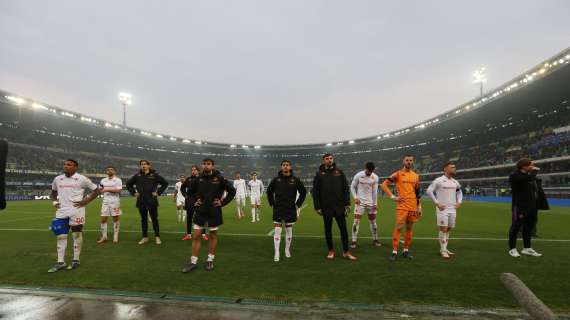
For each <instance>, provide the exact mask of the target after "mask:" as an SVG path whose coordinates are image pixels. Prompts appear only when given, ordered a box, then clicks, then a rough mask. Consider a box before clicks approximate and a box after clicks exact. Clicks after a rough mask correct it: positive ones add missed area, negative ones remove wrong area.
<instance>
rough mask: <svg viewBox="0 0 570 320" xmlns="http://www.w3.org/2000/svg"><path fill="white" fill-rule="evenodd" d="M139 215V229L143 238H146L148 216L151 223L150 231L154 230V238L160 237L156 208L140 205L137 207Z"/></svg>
mask: <svg viewBox="0 0 570 320" xmlns="http://www.w3.org/2000/svg"><path fill="white" fill-rule="evenodd" d="M139 213H140V215H141V229H142V236H143V238H146V237H148V216H149V215H150V220H151V221H152V229H153V230H154V236H155V237H160V227H159V225H158V208H157V207H155V206H150V205H148V204H141V205H140V206H139Z"/></svg>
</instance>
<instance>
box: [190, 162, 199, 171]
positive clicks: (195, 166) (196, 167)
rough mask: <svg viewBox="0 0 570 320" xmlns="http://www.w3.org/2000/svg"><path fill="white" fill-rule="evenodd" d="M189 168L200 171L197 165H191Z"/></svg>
mask: <svg viewBox="0 0 570 320" xmlns="http://www.w3.org/2000/svg"><path fill="white" fill-rule="evenodd" d="M190 168H191V169H196V170H198V171H200V167H198V165H195V164H193V165H192V166H191V167H190Z"/></svg>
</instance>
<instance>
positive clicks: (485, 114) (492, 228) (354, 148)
mask: <svg viewBox="0 0 570 320" xmlns="http://www.w3.org/2000/svg"><path fill="white" fill-rule="evenodd" d="M569 62H570V50H568V49H566V50H564V51H562V52H560V53H558V54H556V55H554V56H552V57H550V58H548V59H545V60H544V61H542V62H540V63H538V64H537V65H536V66H534V67H532V68H530V69H528V70H526V71H525V72H523V73H521V74H520V75H518V76H516V77H514V78H513V80H512V81H511V82H508V83H505V84H504V85H502V86H500V87H498V88H495V89H494V90H493V91H491V92H489V93H488V94H486V95H484V96H482V97H481V98H479V99H476V100H472V101H467V102H465V103H464V104H462V105H460V106H458V107H456V108H454V109H451V110H449V111H448V112H446V113H443V114H439V115H435V116H434V117H432V118H430V119H426V120H425V121H424V122H422V123H418V124H415V125H412V126H410V127H406V128H401V129H400V130H397V131H394V132H379V134H378V135H377V136H373V137H365V138H359V139H354V140H349V141H338V142H326V143H322V144H309V145H246V144H239V145H237V144H235V145H234V144H224V143H216V142H209V141H198V140H193V139H190V138H183V137H175V136H169V135H166V134H162V133H158V132H149V131H147V130H144V129H141V128H132V127H125V126H122V125H120V124H116V123H111V122H108V121H105V120H101V119H95V118H92V117H90V116H89V115H84V114H78V113H74V112H71V111H69V110H66V109H63V108H60V107H56V106H52V105H50V104H48V103H45V102H42V101H35V100H33V98H30V97H27V95H26V94H25V93H12V92H5V91H2V92H1V93H2V95H1V97H0V103H1V109H0V112H1V117H0V118H1V119H2V120H1V123H0V133H1V136H2V137H3V139H4V140H6V141H7V142H8V157H7V162H6V199H7V200H8V210H7V211H5V212H4V213H3V214H2V219H1V220H0V229H1V230H2V233H1V234H0V237H1V238H2V243H3V244H4V245H3V259H2V260H1V262H0V264H1V266H2V267H1V268H0V279H2V285H3V286H4V287H10V286H13V287H14V288H19V289H20V290H32V289H34V290H46V291H49V290H56V291H57V292H70V293H83V292H93V293H95V294H105V293H108V294H112V295H122V294H124V295H129V294H136V295H139V296H141V297H148V298H156V299H160V298H161V297H163V296H164V297H167V299H174V300H176V299H184V297H188V298H187V299H190V300H191V299H195V301H208V302H216V301H218V302H220V301H223V302H228V301H231V302H232V303H238V304H242V305H248V304H252V305H268V306H275V305H282V306H284V307H291V306H295V305H302V304H306V303H315V304H319V303H323V304H324V303H335V304H338V306H342V307H343V308H359V307H362V306H365V305H366V306H368V308H373V307H372V306H381V305H401V304H403V303H406V304H410V305H411V306H435V305H443V306H446V307H449V308H451V309H452V308H474V309H481V310H485V309H490V308H504V309H509V308H516V306H517V305H516V302H515V300H514V299H513V298H512V297H511V296H509V295H506V294H505V292H506V289H505V288H504V287H503V285H502V283H501V281H500V279H499V276H500V275H501V274H502V273H504V272H512V273H515V274H516V275H517V276H518V277H520V279H522V280H523V281H524V282H525V283H526V284H527V285H528V286H529V287H530V288H532V290H533V292H534V293H535V294H536V295H537V296H539V297H540V298H541V299H542V300H543V301H544V302H545V303H546V304H547V305H548V306H550V307H551V308H554V309H555V310H564V311H567V310H568V309H567V307H568V304H567V302H568V295H567V294H568V292H570V284H569V282H568V281H567V280H568V278H567V277H568V271H567V270H568V269H569V268H570V259H569V258H570V257H569V254H570V251H569V250H568V243H569V241H570V239H569V238H568V233H567V232H566V231H565V228H566V225H567V224H568V223H569V222H570V216H569V215H568V207H569V206H570V201H569V200H568V199H569V198H570V162H569V161H568V160H569V159H570V103H569V100H570V91H569V90H568V88H569V87H568V84H569V83H570V66H569ZM324 153H331V154H334V156H335V162H336V163H337V165H338V166H339V167H341V168H343V170H344V171H345V173H346V176H347V177H352V176H354V175H355V174H356V173H357V172H358V171H360V170H361V168H362V166H363V164H364V163H365V162H366V161H374V162H375V163H376V164H377V168H376V172H377V173H378V176H379V177H380V178H381V179H380V180H384V179H385V178H387V177H388V176H389V175H390V174H391V173H392V172H394V171H396V170H398V168H399V167H400V166H401V160H402V156H403V155H405V154H412V155H416V154H417V155H418V156H417V160H416V163H415V170H416V171H417V172H418V174H419V176H420V179H421V185H422V189H425V188H427V185H429V183H430V182H431V181H432V180H433V179H434V178H435V177H437V176H439V175H441V168H442V167H443V166H444V164H445V163H446V162H447V161H453V162H454V163H455V164H456V166H457V168H458V170H457V180H458V181H459V182H460V183H461V186H462V188H463V193H464V197H465V204H464V206H463V207H462V208H461V211H460V213H461V214H460V216H459V217H458V220H459V221H460V222H461V223H460V224H458V227H457V229H456V230H454V232H453V234H452V238H451V245H452V246H453V248H454V250H455V251H457V252H458V254H457V257H454V258H453V259H450V260H442V259H441V257H440V256H439V254H438V250H437V247H438V241H437V231H436V229H435V228H434V226H435V213H434V210H435V209H434V207H433V205H430V201H431V200H430V199H429V198H427V196H425V195H424V197H423V198H422V202H423V203H424V206H423V207H424V208H425V209H424V211H425V212H424V214H423V217H422V219H421V220H420V222H419V223H418V224H417V228H416V230H415V233H414V242H415V243H414V245H413V246H414V253H415V255H416V259H415V260H414V261H411V262H407V261H403V260H399V261H396V262H395V263H391V262H390V261H388V259H387V257H388V256H389V254H390V248H389V247H390V246H389V243H390V240H391V229H392V227H393V224H394V221H393V211H394V204H393V203H392V202H391V201H390V200H389V198H386V197H383V196H382V195H380V196H379V197H380V199H379V213H378V228H379V235H380V237H379V239H380V243H381V244H382V246H380V247H375V246H372V244H371V241H372V240H371V239H372V238H371V237H370V232H369V230H367V228H365V227H363V228H362V231H361V239H360V241H359V242H360V243H359V246H358V248H356V249H354V250H353V252H354V253H355V254H358V256H359V261H357V262H356V263H349V262H348V261H343V260H339V259H336V260H334V261H325V259H324V254H325V253H326V252H324V251H323V239H322V224H321V221H320V217H319V216H318V215H316V214H315V213H314V210H313V204H312V200H311V197H308V198H307V202H306V204H305V206H304V207H303V208H302V210H301V215H300V218H299V223H298V224H297V226H296V227H295V240H294V242H295V243H294V247H293V248H294V249H293V250H294V251H293V252H294V254H293V257H292V258H290V259H287V260H286V261H282V262H283V263H279V264H275V263H274V261H273V256H272V254H271V248H272V234H271V231H272V228H273V221H272V219H271V213H270V210H271V208H270V207H269V206H268V204H267V200H266V199H265V198H264V199H263V201H262V205H261V208H262V209H261V214H260V221H259V223H255V224H253V223H250V221H249V219H238V216H237V214H236V208H235V204H234V203H233V202H232V203H230V204H229V205H228V206H227V207H225V208H224V219H225V225H224V228H223V229H222V230H221V232H220V235H219V237H220V242H221V243H222V244H223V245H222V246H220V249H219V252H218V256H219V258H217V260H216V262H217V266H218V269H217V270H216V271H215V272H213V273H210V274H206V273H205V272H204V271H202V270H198V271H196V272H197V273H203V275H202V276H203V277H204V278H202V279H203V282H199V283H196V282H194V281H193V280H191V279H190V277H191V276H192V275H187V274H183V273H181V272H180V268H181V267H182V266H183V265H184V264H185V263H186V262H187V260H188V259H189V255H190V243H189V242H188V241H180V238H181V237H182V236H183V235H184V234H185V227H184V224H183V223H181V222H180V221H177V217H176V214H175V211H176V208H175V203H174V201H172V194H174V185H175V183H176V181H177V179H178V176H179V175H181V174H188V173H189V172H190V168H191V166H192V165H193V164H200V163H201V162H202V159H204V158H212V159H215V161H216V164H215V165H216V167H217V168H218V170H220V171H221V172H222V173H223V174H225V175H226V176H228V177H232V176H233V173H234V172H236V171H240V172H242V173H243V175H244V176H246V179H249V177H248V176H249V175H250V173H252V172H256V173H257V175H258V176H259V179H260V180H261V181H263V183H264V184H265V185H268V184H269V180H270V179H271V178H272V177H273V176H274V175H275V173H276V172H277V171H278V170H279V166H280V162H281V160H282V159H289V160H290V161H291V162H292V163H293V166H294V170H295V175H296V176H298V177H299V178H300V179H301V180H302V181H303V183H304V184H305V185H306V186H307V189H308V191H309V193H310V192H311V188H312V185H313V183H312V180H313V177H314V175H315V172H317V170H318V166H319V165H320V163H321V156H322V155H323V154H324ZM523 156H529V157H530V158H532V159H536V160H535V161H536V163H537V165H539V166H540V168H541V171H540V176H541V177H542V181H543V188H544V190H545V193H546V195H547V197H548V199H549V200H550V204H551V206H552V207H551V209H550V210H549V211H544V212H541V213H540V214H539V221H540V224H539V228H538V230H537V232H538V238H537V239H535V241H536V243H537V244H536V247H539V248H540V250H541V252H543V253H544V257H542V258H541V259H540V261H538V260H537V261H534V260H532V259H531V258H527V257H523V258H522V259H521V261H517V263H514V262H513V261H512V258H511V257H510V256H508V255H507V254H506V248H507V247H506V240H505V235H506V230H508V225H509V224H510V188H509V184H508V175H509V174H510V172H512V171H513V168H514V165H515V163H516V161H517V160H518V159H519V158H521V157H523ZM68 158H73V159H75V160H76V161H77V162H78V163H79V164H80V166H79V171H80V172H81V174H83V175H85V176H86V177H88V178H90V179H91V180H92V181H99V180H101V179H102V178H104V177H105V176H106V174H105V167H106V166H107V165H109V164H112V165H113V166H114V167H115V168H116V171H117V174H118V176H119V177H120V178H121V179H122V180H123V181H127V180H128V179H129V178H130V176H131V175H132V174H133V173H134V172H136V171H137V170H138V166H139V160H140V159H148V161H150V163H152V166H153V168H154V169H155V170H156V171H157V172H159V173H160V174H161V175H163V176H164V178H165V179H166V180H167V181H168V183H169V187H168V189H167V190H166V192H165V193H164V196H162V197H161V199H160V208H161V213H160V214H161V222H162V233H163V235H162V240H163V241H164V243H163V244H162V245H161V246H160V247H157V246H154V245H148V246H137V245H136V242H137V241H138V239H139V233H140V231H139V230H140V229H139V227H138V225H139V219H140V218H139V216H138V214H137V210H136V207H135V201H134V198H133V197H131V196H130V195H129V194H128V192H127V191H126V190H123V191H122V196H123V197H124V198H122V200H121V201H122V208H123V209H122V210H123V211H124V213H123V216H122V224H121V239H120V242H119V244H117V245H113V244H109V243H106V244H103V245H101V244H97V243H96V241H97V239H98V237H99V233H100V230H99V223H98V219H97V215H98V210H99V206H100V205H99V203H100V200H95V203H94V204H91V205H89V206H88V207H87V215H86V216H87V219H86V222H85V230H84V231H85V242H84V244H83V246H84V247H83V256H82V266H81V268H80V269H78V270H77V272H74V273H72V274H65V277H63V276H61V277H58V275H59V274H55V275H53V274H48V273H46V272H45V271H46V266H48V265H49V263H50V262H51V261H53V260H54V256H55V251H54V250H53V243H54V239H53V238H54V236H53V234H52V232H51V231H49V230H48V226H49V225H50V222H51V220H52V218H53V208H52V203H51V201H48V200H45V199H49V195H50V191H51V185H52V181H53V177H54V176H56V175H58V174H59V172H60V171H59V170H60V167H61V164H62V162H63V161H64V160H66V159H68ZM246 212H247V210H246ZM249 215H250V214H249V212H247V216H246V218H249ZM364 219H365V218H364ZM337 241H338V240H337ZM337 246H338V244H337ZM483 253H484V254H483ZM203 255H205V253H203ZM202 258H203V257H202ZM332 279H335V281H332ZM354 288H358V289H357V290H355V289H354ZM410 292H412V293H410ZM190 297H191V298H190ZM236 301H238V302H236ZM339 308H341V307H339ZM451 309H450V310H451ZM410 310H411V311H409V312H412V313H413V312H414V311H413V310H414V309H413V308H410Z"/></svg>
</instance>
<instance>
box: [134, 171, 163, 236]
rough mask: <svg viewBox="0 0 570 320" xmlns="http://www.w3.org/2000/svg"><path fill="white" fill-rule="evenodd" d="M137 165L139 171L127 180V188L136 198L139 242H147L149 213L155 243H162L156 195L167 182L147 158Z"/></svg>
mask: <svg viewBox="0 0 570 320" xmlns="http://www.w3.org/2000/svg"><path fill="white" fill-rule="evenodd" d="M139 166H140V171H139V172H137V173H136V174H135V175H134V176H132V177H131V178H130V179H129V181H127V190H129V193H130V194H131V195H133V196H134V197H136V198H137V208H138V209H139V214H140V215H141V229H142V239H141V240H140V241H139V244H141V245H142V244H145V243H148V216H149V215H150V219H151V220H152V228H153V230H154V237H155V239H154V240H155V242H156V244H162V241H161V240H160V226H159V225H158V196H160V195H161V194H162V193H163V192H164V190H166V188H167V187H168V182H166V180H165V179H164V178H163V177H162V176H161V175H159V174H158V173H156V171H154V170H153V169H152V168H151V166H150V162H149V161H148V160H141V161H139ZM159 185H160V188H159V187H158V186H159Z"/></svg>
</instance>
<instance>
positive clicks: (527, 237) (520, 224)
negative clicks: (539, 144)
mask: <svg viewBox="0 0 570 320" xmlns="http://www.w3.org/2000/svg"><path fill="white" fill-rule="evenodd" d="M539 170H540V169H539V168H538V167H537V166H535V165H534V163H533V162H532V161H531V160H530V159H527V158H523V159H520V160H519V161H518V162H517V171H515V172H513V173H512V174H511V175H510V176H509V183H510V185H511V190H512V209H511V210H512V221H511V227H510V229H509V254H510V255H511V257H513V258H518V257H520V256H521V255H520V253H522V254H524V255H529V256H533V257H540V256H542V254H540V253H538V252H536V251H535V250H534V249H533V248H532V246H531V239H532V229H534V226H535V225H536V221H537V215H538V206H537V202H538V201H537V200H538V185H537V179H536V176H537V174H538V171H539ZM521 228H522V237H523V245H524V248H523V249H522V250H521V252H520V253H519V252H518V250H517V236H518V234H519V231H520V230H521Z"/></svg>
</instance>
